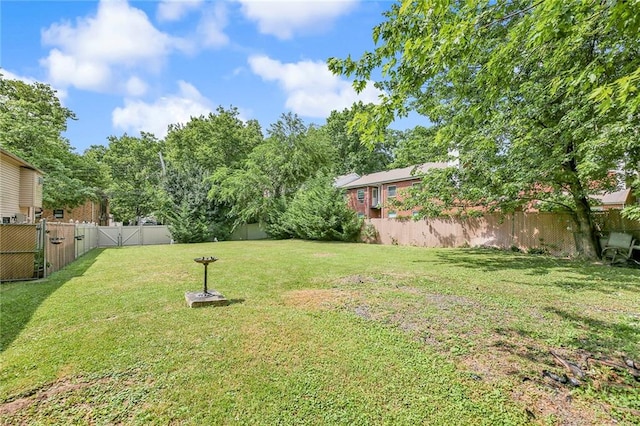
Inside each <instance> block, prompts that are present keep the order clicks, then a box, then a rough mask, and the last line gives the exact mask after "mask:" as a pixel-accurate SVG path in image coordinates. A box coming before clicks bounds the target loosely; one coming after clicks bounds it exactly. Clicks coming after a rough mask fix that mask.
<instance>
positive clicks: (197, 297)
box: [184, 256, 229, 308]
mask: <svg viewBox="0 0 640 426" xmlns="http://www.w3.org/2000/svg"><path fill="white" fill-rule="evenodd" d="M193 260H194V261H195V262H196V263H200V264H201V265H204V286H203V289H202V292H200V293H196V292H186V293H185V295H184V296H185V299H186V300H187V305H189V307H191V308H197V307H199V306H209V305H213V306H224V305H228V304H229V301H228V300H227V299H226V298H225V297H224V296H223V295H222V294H220V293H218V292H217V291H215V290H214V291H210V290H209V289H208V287H207V269H208V266H209V264H210V263H213V262H215V261H216V260H218V258H216V257H213V256H209V257H197V258H195V259H193Z"/></svg>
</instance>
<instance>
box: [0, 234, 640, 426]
mask: <svg viewBox="0 0 640 426" xmlns="http://www.w3.org/2000/svg"><path fill="white" fill-rule="evenodd" d="M201 256H216V257H218V258H219V260H218V261H217V262H215V263H213V264H212V265H210V266H209V288H212V289H215V290H217V291H219V292H221V293H223V294H224V295H225V296H226V297H227V298H229V299H230V300H231V304H230V305H229V306H225V307H215V308H214V307H205V308H197V309H192V308H188V307H187V305H186V302H185V299H184V293H185V291H198V290H201V289H202V277H203V270H204V268H203V267H202V266H201V265H199V264H197V263H195V262H194V261H193V259H194V258H196V257H201ZM0 290H1V293H0V295H1V299H0V302H1V309H2V310H1V315H2V317H1V320H2V336H1V338H2V339H1V343H2V348H1V349H0V350H1V351H2V352H1V353H0V356H1V364H0V421H1V422H2V424H30V425H31V424H74V423H75V424H87V423H90V424H118V423H122V424H147V423H152V424H153V423H155V424H249V425H254V424H265V425H271V424H348V425H357V424H362V425H369V424H392V425H414V424H443V425H450V424H473V425H476V424H491V425H494V424H527V423H533V424H576V425H582V424H614V423H616V422H617V424H636V423H638V422H640V420H639V419H640V386H639V385H640V382H639V381H638V380H637V379H636V378H634V375H633V374H635V372H636V371H637V370H636V368H634V365H635V367H638V363H640V270H638V269H627V268H616V267H609V266H603V265H593V264H586V263H580V262H570V261H566V260H560V259H553V258H548V257H539V256H528V255H523V254H519V253H510V252H500V251H492V250H473V249H456V250H453V249H449V250H446V249H443V250H435V249H424V248H416V247H398V246H377V245H365V244H338V243H318V242H303V241H293V240H292V241H259V242H221V243H211V244H194V245H167V246H146V247H126V248H119V249H107V250H94V251H93V252H91V253H89V254H87V255H85V256H84V257H82V258H80V259H79V260H78V261H76V262H75V263H74V264H72V265H70V266H69V267H67V268H66V269H65V270H63V271H60V272H59V273H57V274H54V275H53V276H52V277H50V278H49V279H48V280H45V281H41V282H23V283H5V284H2V285H1V286H0Z"/></svg>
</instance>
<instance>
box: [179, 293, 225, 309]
mask: <svg viewBox="0 0 640 426" xmlns="http://www.w3.org/2000/svg"><path fill="white" fill-rule="evenodd" d="M184 298H185V299H187V305H189V307H190V308H199V307H201V306H209V305H213V306H226V305H228V304H229V300H227V299H226V298H225V297H224V296H223V295H222V294H220V293H218V292H217V291H213V290H209V294H204V293H202V292H200V293H195V292H189V291H188V292H186V293H185V294H184Z"/></svg>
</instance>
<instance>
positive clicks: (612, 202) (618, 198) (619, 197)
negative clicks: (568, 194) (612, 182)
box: [591, 188, 636, 211]
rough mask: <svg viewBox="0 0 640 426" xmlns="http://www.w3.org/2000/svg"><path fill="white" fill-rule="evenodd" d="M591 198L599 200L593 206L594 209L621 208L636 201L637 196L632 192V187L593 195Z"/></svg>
mask: <svg viewBox="0 0 640 426" xmlns="http://www.w3.org/2000/svg"><path fill="white" fill-rule="evenodd" d="M591 198H594V199H596V200H597V201H599V203H598V204H596V205H594V206H593V207H591V210H593V211H605V210H621V209H623V208H625V207H627V206H630V205H632V204H634V203H635V202H636V199H635V196H634V195H633V193H632V192H631V188H627V189H623V190H620V191H615V192H609V193H602V194H598V195H592V196H591Z"/></svg>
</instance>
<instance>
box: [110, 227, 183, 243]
mask: <svg viewBox="0 0 640 426" xmlns="http://www.w3.org/2000/svg"><path fill="white" fill-rule="evenodd" d="M97 233H98V247H122V246H142V245H158V244H170V243H171V233H170V232H169V228H168V227H167V226H164V225H153V226H144V225H139V226H98V227H97Z"/></svg>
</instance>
